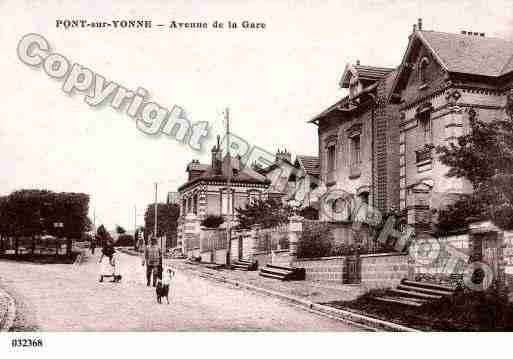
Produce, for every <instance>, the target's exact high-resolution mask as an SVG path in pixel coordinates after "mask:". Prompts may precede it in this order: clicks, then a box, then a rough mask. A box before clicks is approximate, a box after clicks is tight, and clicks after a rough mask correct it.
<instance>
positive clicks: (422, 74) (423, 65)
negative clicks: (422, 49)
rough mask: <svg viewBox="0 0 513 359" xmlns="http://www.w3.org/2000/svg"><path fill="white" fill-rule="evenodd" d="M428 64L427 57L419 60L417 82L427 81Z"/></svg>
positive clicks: (423, 82)
mask: <svg viewBox="0 0 513 359" xmlns="http://www.w3.org/2000/svg"><path fill="white" fill-rule="evenodd" d="M428 65H429V60H428V58H427V57H423V58H422V60H420V62H419V82H420V84H421V85H424V84H425V83H426V82H427V66H428Z"/></svg>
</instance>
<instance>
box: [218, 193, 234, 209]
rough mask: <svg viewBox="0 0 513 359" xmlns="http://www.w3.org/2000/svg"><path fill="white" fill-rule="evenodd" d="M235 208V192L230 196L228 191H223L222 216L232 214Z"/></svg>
mask: <svg viewBox="0 0 513 359" xmlns="http://www.w3.org/2000/svg"><path fill="white" fill-rule="evenodd" d="M232 207H233V192H232V195H231V196H230V195H229V193H228V190H226V189H224V190H221V214H222V215H225V214H231V213H232Z"/></svg>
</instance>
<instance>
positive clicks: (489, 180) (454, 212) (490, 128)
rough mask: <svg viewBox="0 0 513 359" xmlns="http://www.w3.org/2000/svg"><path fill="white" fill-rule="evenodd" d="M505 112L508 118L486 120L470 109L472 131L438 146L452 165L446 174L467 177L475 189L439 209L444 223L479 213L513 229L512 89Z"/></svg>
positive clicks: (449, 164)
mask: <svg viewBox="0 0 513 359" xmlns="http://www.w3.org/2000/svg"><path fill="white" fill-rule="evenodd" d="M505 112H506V115H507V118H505V119H494V120H493V121H491V122H488V123H486V122H483V121H481V120H479V119H478V118H477V113H476V112H475V111H474V110H471V112H470V127H471V131H470V133H469V134H467V135H464V136H461V137H459V138H458V139H457V143H451V144H449V145H448V146H439V147H438V148H437V152H438V153H439V154H440V160H441V162H442V163H443V164H445V165H447V166H449V167H450V169H449V172H448V173H447V176H448V177H456V178H466V179H467V180H469V181H470V183H471V184H472V186H473V190H474V191H473V193H472V194H470V195H466V196H463V197H462V198H461V199H460V200H459V201H458V202H456V203H455V204H453V205H451V206H448V208H447V209H445V210H443V211H441V212H440V215H439V222H440V225H441V226H442V227H446V228H448V227H450V226H451V224H454V223H451V222H452V219H454V218H459V219H462V218H468V217H478V218H486V219H490V220H491V221H492V222H494V224H495V225H497V226H498V227H500V228H502V229H513V92H511V93H510V94H509V96H508V100H507V104H506V108H505Z"/></svg>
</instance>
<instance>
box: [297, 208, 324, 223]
mask: <svg viewBox="0 0 513 359" xmlns="http://www.w3.org/2000/svg"><path fill="white" fill-rule="evenodd" d="M299 215H300V216H301V217H303V218H306V219H311V220H318V219H319V210H318V209H316V208H314V207H312V206H307V207H304V208H301V209H300V210H299Z"/></svg>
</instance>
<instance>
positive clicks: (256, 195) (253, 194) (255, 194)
mask: <svg viewBox="0 0 513 359" xmlns="http://www.w3.org/2000/svg"><path fill="white" fill-rule="evenodd" d="M259 198H260V192H257V191H251V192H249V204H254V203H256V202H257V201H258V200H259Z"/></svg>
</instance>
